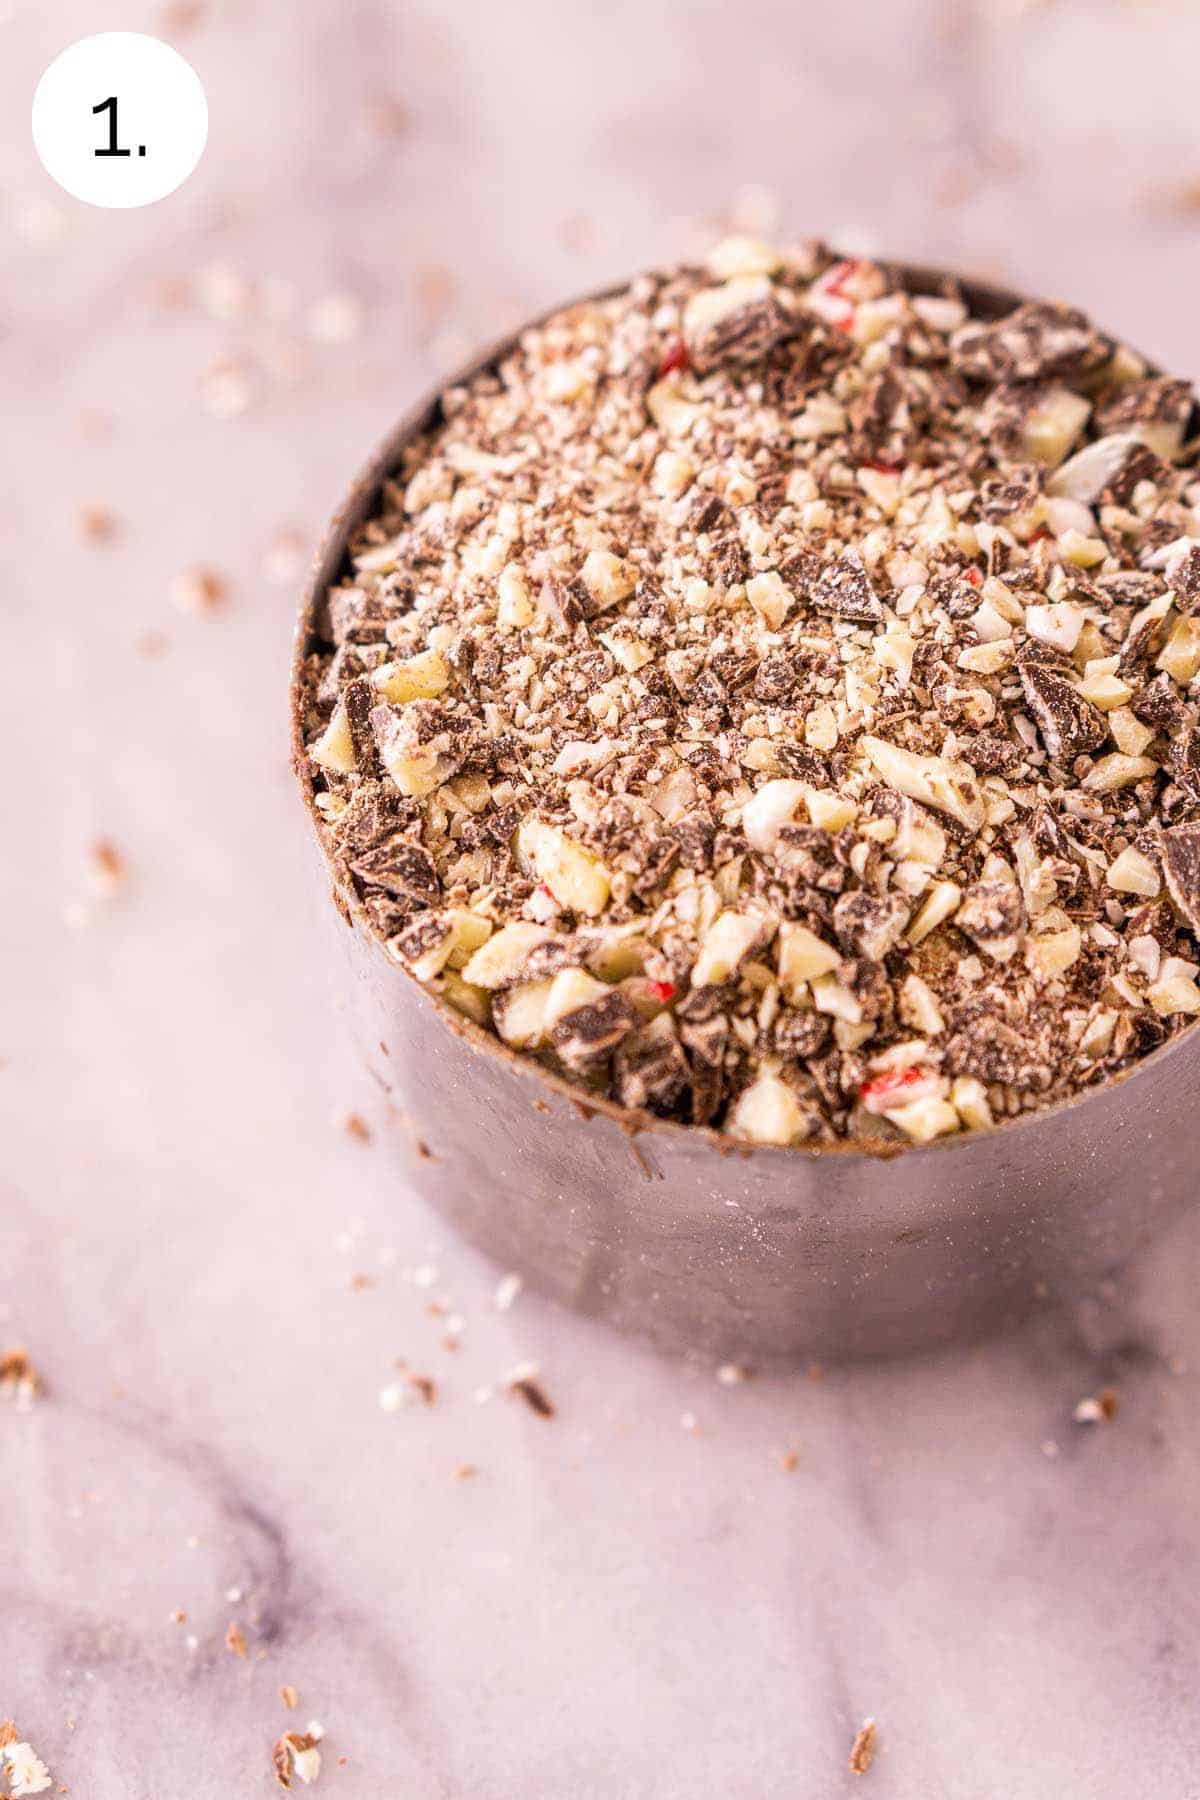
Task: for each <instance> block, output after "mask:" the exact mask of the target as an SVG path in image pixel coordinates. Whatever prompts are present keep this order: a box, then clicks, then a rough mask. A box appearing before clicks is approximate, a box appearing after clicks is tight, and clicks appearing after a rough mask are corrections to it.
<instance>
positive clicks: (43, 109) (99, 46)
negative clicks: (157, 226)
mask: <svg viewBox="0 0 1200 1800" xmlns="http://www.w3.org/2000/svg"><path fill="white" fill-rule="evenodd" d="M207 138H208V102H207V100H206V99H205V98H204V89H203V87H202V86H201V84H200V77H199V76H198V75H197V74H196V71H195V69H193V68H192V65H191V64H190V63H189V62H187V61H186V60H185V58H184V57H182V56H180V54H179V52H178V50H173V49H172V48H171V46H170V44H164V43H163V42H162V40H161V38H154V37H146V36H145V35H144V34H143V33H142V32H140V31H102V32H100V33H99V34H98V35H97V36H96V37H85V38H80V39H79V41H78V43H75V44H72V45H71V46H70V47H69V48H68V49H66V50H64V51H63V52H62V54H61V56H56V57H55V59H54V61H53V62H52V63H51V64H50V67H49V68H48V69H47V70H46V73H45V74H44V75H43V76H42V79H41V80H40V81H39V82H38V86H37V92H36V94H35V95H34V96H33V142H34V146H35V148H36V150H37V153H38V155H39V157H40V158H41V160H42V166H43V167H44V168H45V170H46V172H47V174H49V175H52V176H53V177H54V179H55V181H57V183H58V185H59V187H61V188H65V189H66V191H67V193H68V194H73V195H74V196H75V198H76V199H77V200H86V201H87V202H88V204H89V205H91V206H149V205H150V203H151V201H154V200H162V199H163V198H165V196H166V195H167V194H173V193H174V191H175V189H176V188H177V187H179V185H180V184H181V182H184V181H186V180H187V178H188V176H189V175H190V174H191V172H192V170H193V169H194V168H195V167H196V164H197V163H198V162H199V161H200V158H201V156H202V155H203V153H204V145H205V141H206V140H207Z"/></svg>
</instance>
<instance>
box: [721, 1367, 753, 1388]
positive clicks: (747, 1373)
mask: <svg viewBox="0 0 1200 1800" xmlns="http://www.w3.org/2000/svg"><path fill="white" fill-rule="evenodd" d="M753 1373H754V1371H753V1369H747V1368H746V1367H745V1366H744V1364H742V1363H722V1364H721V1366H720V1368H719V1369H718V1370H717V1380H718V1381H719V1382H720V1384H721V1386H722V1387H740V1386H741V1384H742V1382H744V1381H749V1380H750V1378H751V1376H752V1375H753Z"/></svg>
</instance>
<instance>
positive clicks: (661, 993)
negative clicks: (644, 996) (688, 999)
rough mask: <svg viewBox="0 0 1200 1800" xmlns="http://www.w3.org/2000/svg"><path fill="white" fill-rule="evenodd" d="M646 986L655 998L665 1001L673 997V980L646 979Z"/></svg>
mask: <svg viewBox="0 0 1200 1800" xmlns="http://www.w3.org/2000/svg"><path fill="white" fill-rule="evenodd" d="M646 987H647V989H648V990H649V992H650V993H651V994H653V996H654V998H655V999H656V1000H662V1001H663V1002H664V1003H665V1002H666V1001H668V1000H673V999H674V998H675V983H674V982H673V981H648V982H647V983H646Z"/></svg>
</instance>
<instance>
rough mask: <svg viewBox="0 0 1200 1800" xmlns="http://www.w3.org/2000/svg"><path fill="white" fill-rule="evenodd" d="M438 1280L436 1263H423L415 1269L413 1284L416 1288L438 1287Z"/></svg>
mask: <svg viewBox="0 0 1200 1800" xmlns="http://www.w3.org/2000/svg"><path fill="white" fill-rule="evenodd" d="M437 1278H438V1272H437V1265H436V1264H435V1263H421V1264H420V1265H419V1267H417V1268H415V1269H414V1270H413V1272H412V1284H413V1286H414V1287H419V1288H431V1287H433V1286H435V1285H436V1283H437Z"/></svg>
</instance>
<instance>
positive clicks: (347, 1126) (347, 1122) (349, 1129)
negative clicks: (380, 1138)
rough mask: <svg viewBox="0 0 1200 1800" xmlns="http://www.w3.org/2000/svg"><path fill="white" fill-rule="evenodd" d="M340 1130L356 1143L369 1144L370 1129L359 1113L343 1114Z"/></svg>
mask: <svg viewBox="0 0 1200 1800" xmlns="http://www.w3.org/2000/svg"><path fill="white" fill-rule="evenodd" d="M342 1130H343V1131H344V1132H345V1133H346V1136H347V1137H352V1138H353V1139H354V1140H355V1142H356V1143H359V1144H369V1143H370V1141H371V1127H370V1126H369V1125H368V1124H367V1121H366V1120H365V1119H364V1118H363V1116H362V1114H361V1113H356V1112H348V1113H343V1115H342Z"/></svg>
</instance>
